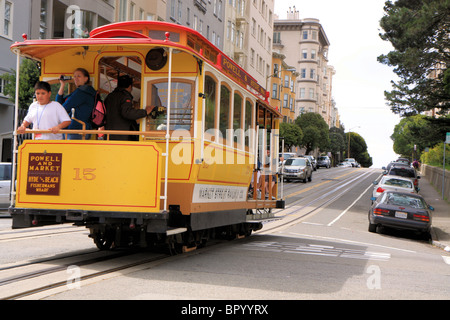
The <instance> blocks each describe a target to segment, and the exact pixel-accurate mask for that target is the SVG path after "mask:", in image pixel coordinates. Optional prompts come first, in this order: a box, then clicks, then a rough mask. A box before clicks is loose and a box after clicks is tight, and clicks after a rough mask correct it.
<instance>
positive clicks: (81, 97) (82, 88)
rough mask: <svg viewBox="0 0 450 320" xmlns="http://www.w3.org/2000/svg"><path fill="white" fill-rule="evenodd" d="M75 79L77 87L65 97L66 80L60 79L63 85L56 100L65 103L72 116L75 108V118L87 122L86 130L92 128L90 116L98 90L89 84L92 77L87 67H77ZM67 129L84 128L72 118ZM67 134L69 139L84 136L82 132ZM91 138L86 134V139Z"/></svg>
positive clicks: (77, 138)
mask: <svg viewBox="0 0 450 320" xmlns="http://www.w3.org/2000/svg"><path fill="white" fill-rule="evenodd" d="M73 81H74V83H75V85H76V87H77V89H76V90H75V91H74V92H72V93H71V94H69V95H68V96H65V97H64V96H63V95H64V86H65V84H66V81H65V80H63V79H60V80H59V82H60V84H61V86H60V88H59V91H58V94H57V95H56V101H58V102H59V103H61V104H62V105H63V107H64V109H66V111H67V113H68V114H69V116H70V117H72V109H75V118H76V119H78V120H81V121H83V122H84V123H85V124H86V130H90V129H92V126H91V123H90V118H91V114H92V109H93V108H94V104H95V93H96V91H95V89H94V88H93V87H92V86H91V85H90V84H89V82H90V77H89V72H88V71H87V70H86V69H83V68H77V69H75V71H74V72H73ZM66 129H71V130H79V129H82V125H81V123H79V122H77V121H76V120H74V119H72V122H71V123H70V125H69V126H68V127H67V128H66ZM67 136H68V139H69V140H80V139H81V138H82V136H81V135H80V134H68V135H67ZM89 138H90V135H86V139H89Z"/></svg>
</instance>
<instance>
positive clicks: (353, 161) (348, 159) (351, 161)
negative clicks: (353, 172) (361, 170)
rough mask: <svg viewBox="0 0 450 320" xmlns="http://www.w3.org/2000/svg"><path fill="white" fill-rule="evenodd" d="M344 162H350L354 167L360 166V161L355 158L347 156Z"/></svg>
mask: <svg viewBox="0 0 450 320" xmlns="http://www.w3.org/2000/svg"><path fill="white" fill-rule="evenodd" d="M344 162H348V163H350V164H351V166H352V167H353V168H357V167H359V163H358V162H356V160H355V158H347V159H345V160H344Z"/></svg>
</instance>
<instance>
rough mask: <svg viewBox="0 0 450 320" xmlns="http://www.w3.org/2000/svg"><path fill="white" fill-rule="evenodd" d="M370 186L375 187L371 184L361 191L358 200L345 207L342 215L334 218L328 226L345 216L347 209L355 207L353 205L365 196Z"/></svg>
mask: <svg viewBox="0 0 450 320" xmlns="http://www.w3.org/2000/svg"><path fill="white" fill-rule="evenodd" d="M370 188H373V186H372V185H370V186H369V187H367V189H366V190H364V191H363V193H361V194H360V196H359V197H358V198H356V200H355V201H353V203H352V204H351V205H350V206H348V207H347V209H345V210H344V211H342V213H341V214H340V215H338V216H337V218H336V219H334V220H333V221H331V222H330V223H329V224H328V225H327V226H328V227H331V226H332V225H333V224H334V223H335V222H336V221H338V220H339V219H340V218H342V216H343V215H344V214H346V213H347V211H348V210H350V208H351V207H353V206H354V205H355V203H356V202H358V201H359V199H361V197H362V196H363V195H364V194H365V193H366V192H367V191H368V190H369V189H370Z"/></svg>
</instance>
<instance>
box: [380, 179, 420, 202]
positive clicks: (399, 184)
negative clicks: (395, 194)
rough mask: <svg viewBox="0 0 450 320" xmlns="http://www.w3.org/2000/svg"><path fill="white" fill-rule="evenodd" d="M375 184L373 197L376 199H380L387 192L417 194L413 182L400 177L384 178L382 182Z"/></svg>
mask: <svg viewBox="0 0 450 320" xmlns="http://www.w3.org/2000/svg"><path fill="white" fill-rule="evenodd" d="M373 184H374V185H375V187H374V188H373V192H372V197H375V198H378V196H379V195H380V194H382V193H383V192H385V191H400V192H409V193H416V189H415V188H414V183H413V182H412V180H411V179H409V178H403V177H400V176H383V177H382V178H381V180H380V182H378V181H374V182H373Z"/></svg>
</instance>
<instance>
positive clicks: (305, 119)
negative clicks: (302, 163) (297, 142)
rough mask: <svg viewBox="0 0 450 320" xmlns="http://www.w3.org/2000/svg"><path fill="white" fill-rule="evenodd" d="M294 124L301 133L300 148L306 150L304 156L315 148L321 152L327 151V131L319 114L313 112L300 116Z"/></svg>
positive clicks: (328, 139) (328, 142)
mask: <svg viewBox="0 0 450 320" xmlns="http://www.w3.org/2000/svg"><path fill="white" fill-rule="evenodd" d="M295 124H296V125H297V126H299V127H300V128H301V130H302V132H303V139H302V143H301V146H302V147H304V148H305V149H306V151H305V153H306V154H309V153H310V152H311V151H313V150H314V149H316V148H319V150H320V151H322V152H325V151H327V149H328V148H329V146H330V137H329V134H328V131H329V129H328V125H327V123H326V122H325V120H324V119H323V118H322V116H321V115H320V114H318V113H314V112H308V113H304V114H301V115H300V116H298V118H297V119H295Z"/></svg>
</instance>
